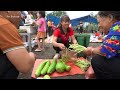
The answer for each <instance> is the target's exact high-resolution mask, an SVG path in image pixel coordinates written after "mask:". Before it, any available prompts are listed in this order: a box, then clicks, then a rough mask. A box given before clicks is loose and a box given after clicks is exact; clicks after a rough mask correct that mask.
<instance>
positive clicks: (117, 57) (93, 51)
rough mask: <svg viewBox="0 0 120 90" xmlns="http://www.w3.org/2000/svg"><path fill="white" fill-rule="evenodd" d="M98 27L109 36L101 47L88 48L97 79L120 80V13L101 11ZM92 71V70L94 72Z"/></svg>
mask: <svg viewBox="0 0 120 90" xmlns="http://www.w3.org/2000/svg"><path fill="white" fill-rule="evenodd" d="M97 20H98V26H99V28H100V29H101V30H103V32H104V33H105V34H106V33H108V34H107V36H106V38H105V39H104V40H103V43H102V45H101V46H98V47H96V48H93V47H88V48H87V49H86V50H85V51H84V54H86V55H89V56H90V55H92V56H93V55H94V56H93V57H92V60H91V65H92V69H93V71H94V73H95V77H96V79H120V70H119V69H120V11H99V12H98V15H97ZM92 69H91V70H92Z"/></svg>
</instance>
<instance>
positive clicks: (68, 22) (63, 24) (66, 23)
mask: <svg viewBox="0 0 120 90" xmlns="http://www.w3.org/2000/svg"><path fill="white" fill-rule="evenodd" d="M61 24H62V27H63V28H64V29H67V28H68V27H69V25H70V21H62V22H61Z"/></svg>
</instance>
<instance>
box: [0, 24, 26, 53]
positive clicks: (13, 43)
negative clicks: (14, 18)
mask: <svg viewBox="0 0 120 90" xmlns="http://www.w3.org/2000/svg"><path fill="white" fill-rule="evenodd" d="M16 47H17V48H16ZM13 48H14V49H18V48H25V47H24V44H23V41H22V38H21V36H20V34H19V33H18V31H17V29H16V27H15V26H14V25H12V24H11V23H7V24H4V25H0V49H1V50H2V51H3V52H4V53H6V52H8V51H11V50H14V49H13Z"/></svg>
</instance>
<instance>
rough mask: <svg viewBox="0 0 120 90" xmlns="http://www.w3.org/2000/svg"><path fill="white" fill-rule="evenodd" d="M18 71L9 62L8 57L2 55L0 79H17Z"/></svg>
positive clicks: (0, 58) (0, 56)
mask: <svg viewBox="0 0 120 90" xmlns="http://www.w3.org/2000/svg"><path fill="white" fill-rule="evenodd" d="M18 75H19V72H18V70H17V69H16V68H15V67H14V66H13V64H12V63H11V62H10V61H9V60H8V58H7V56H6V55H3V54H2V55H0V79H17V77H18Z"/></svg>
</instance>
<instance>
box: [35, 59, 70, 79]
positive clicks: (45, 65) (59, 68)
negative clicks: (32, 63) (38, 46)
mask: <svg viewBox="0 0 120 90" xmlns="http://www.w3.org/2000/svg"><path fill="white" fill-rule="evenodd" d="M70 70H71V66H69V65H67V64H66V63H65V62H63V61H62V59H60V60H59V61H58V62H57V60H56V59H53V60H52V62H50V60H45V61H43V62H42V63H40V64H39V66H38V67H37V69H36V71H35V76H36V77H39V76H41V75H43V76H44V77H43V79H50V76H49V75H50V74H53V73H54V72H55V71H56V72H58V73H63V72H64V71H67V72H69V71H70Z"/></svg>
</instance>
